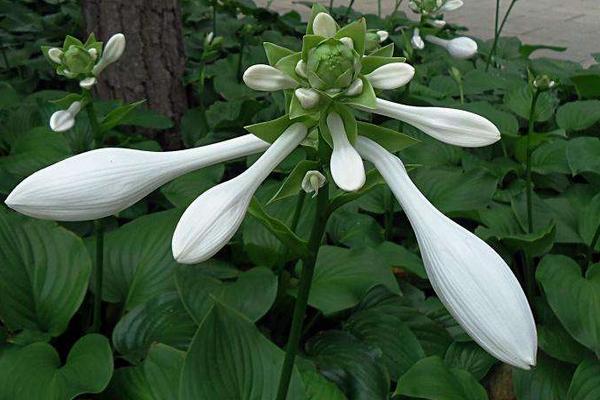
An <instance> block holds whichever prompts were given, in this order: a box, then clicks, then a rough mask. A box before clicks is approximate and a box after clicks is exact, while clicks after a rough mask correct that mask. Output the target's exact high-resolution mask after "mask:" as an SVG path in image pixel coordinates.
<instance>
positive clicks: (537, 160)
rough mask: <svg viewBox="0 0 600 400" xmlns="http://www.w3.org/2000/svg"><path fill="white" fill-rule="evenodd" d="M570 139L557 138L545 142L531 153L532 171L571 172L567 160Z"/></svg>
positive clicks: (542, 172) (544, 172)
mask: <svg viewBox="0 0 600 400" xmlns="http://www.w3.org/2000/svg"><path fill="white" fill-rule="evenodd" d="M568 143H569V142H568V141H566V140H561V139H557V140H554V141H552V142H548V143H543V144H542V145H540V147H538V148H537V149H535V150H534V151H533V153H532V154H531V167H532V171H533V172H536V173H538V174H544V175H545V174H552V173H559V174H570V173H571V169H570V168H569V161H568V160H567V146H568Z"/></svg>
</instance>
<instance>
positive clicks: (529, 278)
mask: <svg viewBox="0 0 600 400" xmlns="http://www.w3.org/2000/svg"><path fill="white" fill-rule="evenodd" d="M523 261H524V262H525V293H526V295H527V299H528V300H529V303H530V304H533V303H532V301H533V298H534V295H535V271H534V269H533V260H532V259H531V257H529V256H528V255H527V253H525V252H523Z"/></svg>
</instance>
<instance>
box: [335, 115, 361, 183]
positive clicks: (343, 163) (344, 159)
mask: <svg viewBox="0 0 600 400" xmlns="http://www.w3.org/2000/svg"><path fill="white" fill-rule="evenodd" d="M327 127H328V128H329V132H330V133H331V140H332V141H333V152H332V153H331V161H330V165H329V166H330V169H331V177H332V178H333V180H334V182H335V184H336V185H337V186H338V187H339V188H340V189H342V190H345V191H347V192H354V191H356V190H358V189H360V188H361V187H362V186H363V185H364V184H365V180H366V175H365V167H364V165H363V162H362V159H361V158H360V155H359V154H358V152H357V151H356V149H355V148H354V147H353V146H352V144H350V142H349V141H348V136H347V134H346V128H345V127H344V121H343V120H342V118H341V117H340V116H339V114H338V113H336V112H331V113H329V115H328V116H327Z"/></svg>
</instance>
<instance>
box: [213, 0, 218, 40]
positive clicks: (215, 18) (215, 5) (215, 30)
mask: <svg viewBox="0 0 600 400" xmlns="http://www.w3.org/2000/svg"><path fill="white" fill-rule="evenodd" d="M212 25H213V29H212V31H213V35H215V36H217V0H215V1H214V2H213V6H212Z"/></svg>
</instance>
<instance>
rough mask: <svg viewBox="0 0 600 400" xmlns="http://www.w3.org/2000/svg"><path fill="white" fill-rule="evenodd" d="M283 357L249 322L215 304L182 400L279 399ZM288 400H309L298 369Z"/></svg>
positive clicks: (189, 363) (188, 365)
mask: <svg viewBox="0 0 600 400" xmlns="http://www.w3.org/2000/svg"><path fill="white" fill-rule="evenodd" d="M283 357H284V353H283V351H282V350H281V349H279V348H278V347H277V346H275V345H274V344H273V343H271V342H270V341H269V340H267V339H266V338H265V337H264V336H263V335H262V334H261V333H260V332H259V331H258V329H257V328H256V327H255V326H254V324H252V322H251V321H250V320H248V319H246V318H245V317H244V316H242V315H241V314H239V313H238V312H236V311H234V310H233V309H231V308H229V307H227V306H225V305H223V304H221V303H219V302H215V303H214V305H213V306H212V307H211V309H210V311H209V312H208V314H207V315H206V317H205V318H204V320H203V321H202V324H201V325H200V327H199V328H198V331H197V332H196V335H195V336H194V340H193V342H192V344H191V346H190V348H189V350H188V353H187V356H186V358H185V362H184V365H183V370H182V371H181V381H180V391H179V399H180V400H198V399H261V400H274V399H275V396H276V392H277V387H278V383H279V374H280V372H281V366H282V365H283ZM287 399H288V400H296V399H298V400H301V399H304V390H303V387H302V381H301V378H300V374H299V373H298V371H297V369H295V368H294V370H293V373H292V381H291V384H290V389H289V392H288V396H287Z"/></svg>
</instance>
